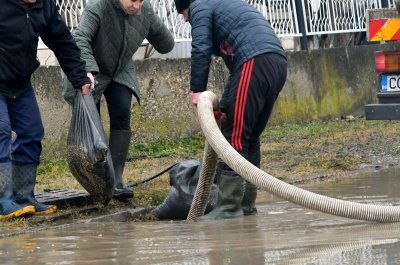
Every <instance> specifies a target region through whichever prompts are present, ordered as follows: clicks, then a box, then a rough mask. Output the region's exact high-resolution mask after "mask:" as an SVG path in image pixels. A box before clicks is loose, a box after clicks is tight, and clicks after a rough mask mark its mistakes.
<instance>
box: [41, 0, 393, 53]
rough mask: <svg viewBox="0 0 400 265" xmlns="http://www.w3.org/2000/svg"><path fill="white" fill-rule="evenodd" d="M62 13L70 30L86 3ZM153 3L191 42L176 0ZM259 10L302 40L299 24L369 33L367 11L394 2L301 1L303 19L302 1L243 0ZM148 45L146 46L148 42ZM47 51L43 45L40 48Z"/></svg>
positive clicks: (62, 7) (74, 3)
mask: <svg viewBox="0 0 400 265" xmlns="http://www.w3.org/2000/svg"><path fill="white" fill-rule="evenodd" d="M56 1H57V5H58V7H59V11H60V14H61V15H62V16H63V17H64V18H65V21H66V23H67V25H68V26H69V28H70V29H71V30H73V29H75V28H76V27H77V25H78V23H79V18H80V16H81V14H82V11H83V9H84V8H85V4H86V1H87V0H56ZM146 1H150V2H151V4H152V5H153V7H154V10H155V11H156V13H157V14H158V15H159V16H160V17H161V18H162V19H163V21H164V23H165V25H167V27H168V28H169V29H170V30H171V32H172V33H173V34H174V38H175V41H176V42H181V41H190V40H191V27H190V24H189V23H185V22H184V20H183V17H182V16H181V15H180V14H178V13H177V11H176V9H175V4H174V0H146ZM244 1H247V2H249V3H250V4H251V5H253V6H254V7H255V8H257V9H258V10H259V11H260V12H261V13H262V14H263V15H264V16H265V17H266V18H267V20H268V21H269V22H270V23H271V26H272V27H273V28H274V30H275V31H276V32H277V34H278V36H279V37H299V36H301V35H302V33H301V32H300V30H299V25H300V23H302V25H304V26H305V31H306V32H305V34H306V35H307V36H310V35H317V34H334V33H348V32H360V31H365V30H366V10H367V9H380V8H383V7H384V6H383V1H386V2H387V4H388V7H394V6H395V0H300V1H301V5H302V6H301V8H302V10H303V14H302V18H303V20H299V17H300V16H299V15H300V14H297V12H296V10H297V9H296V5H295V3H296V1H299V0H244ZM145 43H147V42H146V41H145ZM40 48H45V46H44V44H43V43H40V44H39V49H40Z"/></svg>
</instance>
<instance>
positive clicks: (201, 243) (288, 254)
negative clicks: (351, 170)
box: [0, 169, 400, 265]
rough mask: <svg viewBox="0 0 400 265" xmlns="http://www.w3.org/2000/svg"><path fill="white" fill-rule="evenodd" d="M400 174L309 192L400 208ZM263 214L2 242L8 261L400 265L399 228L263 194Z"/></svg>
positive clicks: (94, 226) (77, 229)
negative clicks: (347, 217) (338, 214)
mask: <svg viewBox="0 0 400 265" xmlns="http://www.w3.org/2000/svg"><path fill="white" fill-rule="evenodd" d="M399 175H400V170H399V169H390V170H387V171H380V172H379V173H366V174H363V175H357V176H354V177H352V178H347V179H341V180H336V181H334V182H326V183H318V184H313V185H306V186H302V187H304V188H305V189H307V190H310V191H313V192H316V193H319V194H324V195H328V196H332V197H337V198H341V199H345V200H352V201H357V202H362V203H375V204H390V205H400V190H399V187H400V177H399ZM257 208H258V211H259V214H258V215H257V216H251V217H246V218H241V219H234V220H224V221H218V222H216V221H211V222H192V223H187V222H176V221H174V222H145V223H140V222H130V223H128V222H112V223H111V222H98V223H89V224H75V225H69V226H63V227H62V228H57V229H50V230H48V231H41V232H37V233H34V234H29V235H20V236H15V237H9V238H3V239H1V240H0V263H1V264H140V265H146V264H216V265H217V264H218V265H219V264H240V265H247V264H374V265H375V264H400V223H389V224H378V223H371V222H365V221H357V220H350V219H346V218H342V217H336V216H332V215H328V214H324V213H320V212H316V211H313V210H309V209H305V208H302V207H299V206H297V205H294V204H292V203H289V202H287V201H283V200H281V199H279V198H277V197H274V196H271V195H269V194H267V193H262V194H261V196H259V199H258V201H257Z"/></svg>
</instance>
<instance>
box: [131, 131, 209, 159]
mask: <svg viewBox="0 0 400 265" xmlns="http://www.w3.org/2000/svg"><path fill="white" fill-rule="evenodd" d="M203 148H204V136H202V135H201V134H196V135H194V136H192V137H185V138H181V139H178V140H176V141H171V140H159V141H154V142H150V143H140V144H135V145H131V146H130V148H129V156H130V157H131V158H133V159H134V158H142V157H146V158H159V157H166V156H174V157H190V156H197V155H198V152H199V150H202V149H203Z"/></svg>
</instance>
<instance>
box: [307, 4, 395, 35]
mask: <svg viewBox="0 0 400 265" xmlns="http://www.w3.org/2000/svg"><path fill="white" fill-rule="evenodd" d="M382 2H383V1H382V0H305V1H303V13H304V18H305V26H306V35H317V34H334V33H346V32H360V31H365V30H366V16H365V15H366V10H367V9H380V8H382V7H383V4H382ZM394 6H395V0H389V1H388V7H394Z"/></svg>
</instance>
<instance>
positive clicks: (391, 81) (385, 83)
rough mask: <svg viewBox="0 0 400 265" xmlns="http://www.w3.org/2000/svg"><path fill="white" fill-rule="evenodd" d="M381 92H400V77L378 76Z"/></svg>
mask: <svg viewBox="0 0 400 265" xmlns="http://www.w3.org/2000/svg"><path fill="white" fill-rule="evenodd" d="M380 79H381V91H382V92H392V91H400V75H384V74H381V75H380Z"/></svg>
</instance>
